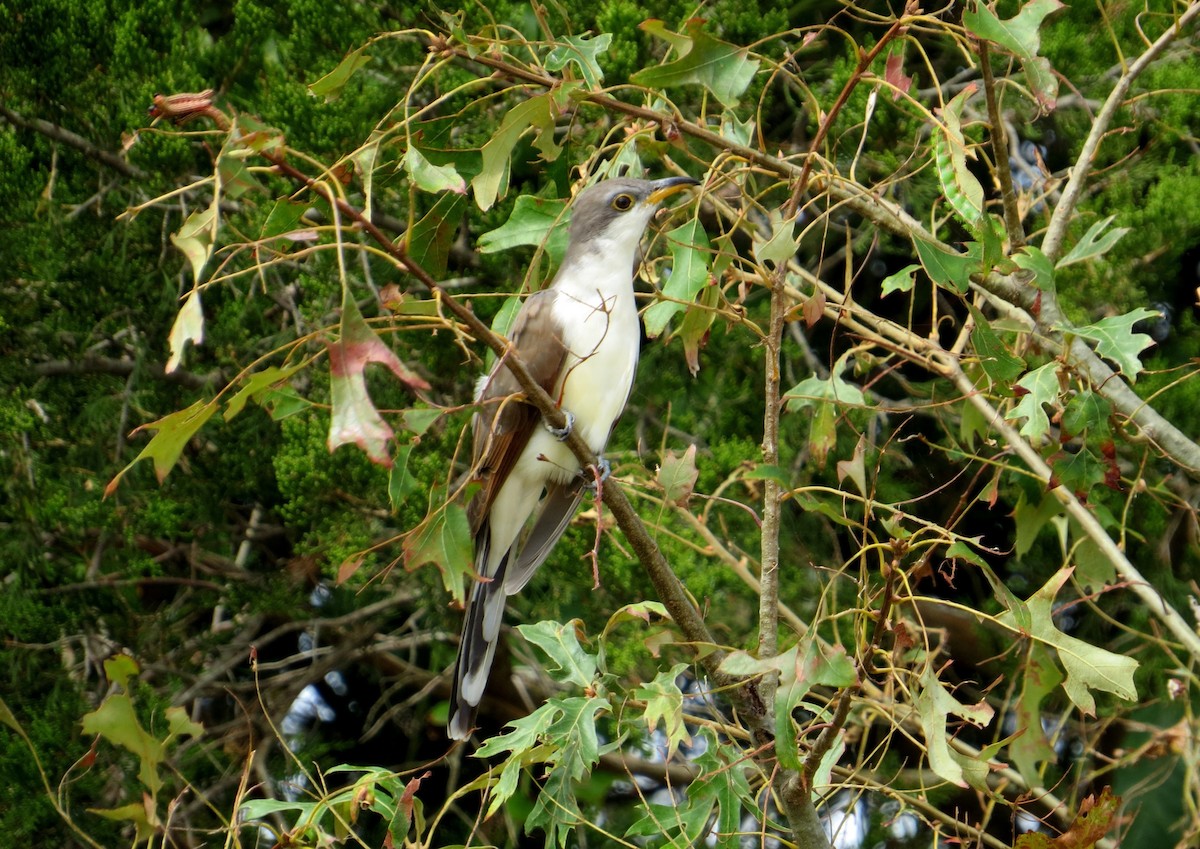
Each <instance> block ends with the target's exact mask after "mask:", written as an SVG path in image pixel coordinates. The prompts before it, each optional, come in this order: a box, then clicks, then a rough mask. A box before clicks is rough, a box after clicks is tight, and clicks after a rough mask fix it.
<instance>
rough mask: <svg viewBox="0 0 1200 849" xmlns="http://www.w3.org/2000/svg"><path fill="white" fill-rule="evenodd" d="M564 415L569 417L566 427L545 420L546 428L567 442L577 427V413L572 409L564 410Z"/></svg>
mask: <svg viewBox="0 0 1200 849" xmlns="http://www.w3.org/2000/svg"><path fill="white" fill-rule="evenodd" d="M563 415H565V416H566V417H567V425H566V427H554V425H552V424H550V422H545V425H546V430H548V431H550V433H551V435H552V436H553V437H554V438H555V439H557V440H558V441H559V442H566V441H567V437H568V436H570V435H571V431H573V430H574V429H575V414H574V413H572V412H571V411H570V410H563Z"/></svg>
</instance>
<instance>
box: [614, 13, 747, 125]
mask: <svg viewBox="0 0 1200 849" xmlns="http://www.w3.org/2000/svg"><path fill="white" fill-rule="evenodd" d="M684 26H685V33H684V34H679V33H673V32H670V31H668V30H667V29H666V27H665V26H664V25H663V23H662V21H657V20H650V21H646V22H645V23H643V24H641V28H642V29H643V30H644V31H646V32H649V33H650V34H651V35H655V36H658V37H659V38H662V39H663V40H665V41H667V42H669V43H670V44H671V46H672V48H673V49H674V50H675V52H676V53H678V54H679V58H677V59H676V60H674V61H673V62H667V63H666V64H664V65H658V66H655V67H653V68H646V69H645V70H642V71H638V72H637V73H636V74H634V75H633V76H632V77H630V80H631V81H632V82H633V83H635V84H637V85H642V86H647V87H649V88H673V87H676V86H688V85H700V86H703V87H704V88H706V89H708V91H710V92H711V93H712V94H713V96H714V97H716V98H717V100H719V101H721V103H722V104H724V105H725V106H728V107H733V106H736V105H737V102H738V98H740V97H741V95H742V92H744V91H745V90H746V87H747V86H749V85H750V81H751V80H753V79H754V75H755V73H756V72H757V71H758V65H759V62H758V60H757V59H751V58H750V53H749V51H747V50H746V49H745V48H741V47H735V46H734V45H732V44H729V43H728V42H724V41H720V40H719V39H716V38H713V37H712V36H710V35H709V34H708V33H706V32H704V29H703V27H704V22H703V21H702V20H699V19H695V18H693V19H692V20H689V21H688V22H687V23H686V24H685V25H684Z"/></svg>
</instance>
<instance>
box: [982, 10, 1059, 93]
mask: <svg viewBox="0 0 1200 849" xmlns="http://www.w3.org/2000/svg"><path fill="white" fill-rule="evenodd" d="M1062 5H1063V4H1062V3H1060V2H1059V0H1030V2H1028V3H1026V4H1025V5H1024V6H1023V7H1022V9H1021V11H1020V12H1018V13H1017V14H1016V15H1015V16H1014V17H1012V18H1009V19H1008V20H1006V21H1002V20H1000V19H999V18H998V17H997V16H996V13H995V12H993V11H992V10H991V9H990V8H988V6H987V5H986V4H984V3H983V2H979V0H977V2H975V3H973V4H971V8H968V9H966V10H964V12H963V16H962V17H963V25H964V26H965V27H966V28H967V29H969V30H970V31H971V32H973V33H975V35H977V36H979V37H980V38H984V39H987V40H988V41H991V42H994V43H995V44H998V45H1000V46H1001V47H1003V48H1004V49H1005V50H1008V51H1009V52H1011V53H1013V54H1014V55H1015V56H1016V57H1017V58H1018V59H1020V60H1021V65H1022V67H1023V68H1024V69H1025V76H1026V78H1027V80H1028V81H1029V89H1030V91H1032V92H1033V96H1034V98H1035V99H1036V100H1037V102H1038V105H1039V106H1040V107H1041V109H1042V110H1043V111H1049V110H1051V109H1053V108H1054V106H1055V104H1056V100H1057V97H1058V80H1057V79H1056V78H1055V77H1054V72H1053V71H1052V70H1051V69H1050V62H1049V60H1047V59H1044V58H1042V57H1040V56H1038V55H1037V52H1038V49H1039V48H1040V46H1041V45H1040V37H1039V35H1038V29H1039V28H1040V27H1041V25H1042V21H1043V20H1045V18H1046V16H1047V15H1049V14H1050V13H1052V12H1055V11H1057V10H1058V9H1061V8H1062Z"/></svg>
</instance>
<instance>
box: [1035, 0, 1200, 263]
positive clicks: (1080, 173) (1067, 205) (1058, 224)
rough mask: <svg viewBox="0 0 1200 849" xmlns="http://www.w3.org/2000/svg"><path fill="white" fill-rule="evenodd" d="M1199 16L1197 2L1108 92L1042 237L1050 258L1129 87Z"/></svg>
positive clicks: (1053, 257)
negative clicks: (1097, 150)
mask: <svg viewBox="0 0 1200 849" xmlns="http://www.w3.org/2000/svg"><path fill="white" fill-rule="evenodd" d="M1198 15H1200V2H1193V3H1192V4H1191V5H1190V6H1188V8H1187V9H1186V10H1184V12H1183V14H1181V15H1180V16H1179V19H1178V20H1176V21H1175V25H1174V26H1173V27H1171V28H1170V29H1168V30H1167V31H1166V32H1164V33H1163V34H1162V35H1160V36H1159V37H1158V38H1157V39H1156V40H1155V42H1154V43H1153V44H1151V45H1150V46H1149V47H1148V48H1146V51H1145V52H1144V53H1143V54H1142V55H1141V56H1139V57H1138V58H1137V59H1136V60H1134V62H1133V64H1132V65H1130V66H1129V70H1127V71H1126V72H1125V73H1124V74H1122V75H1121V77H1120V79H1118V80H1117V84H1116V85H1115V86H1113V90H1112V92H1111V93H1110V94H1109V95H1108V99H1107V100H1105V101H1104V106H1102V107H1101V108H1100V113H1099V114H1098V115H1097V116H1096V118H1095V120H1094V121H1092V128H1091V130H1090V131H1089V132H1088V135H1087V138H1086V139H1084V142H1083V147H1082V148H1081V149H1080V151H1079V156H1078V158H1076V160H1075V165H1074V166H1073V167H1072V168H1071V177H1070V179H1069V180H1067V186H1066V188H1065V189H1063V193H1062V198H1061V199H1060V200H1059V202H1058V205H1057V206H1055V207H1054V214H1053V215H1051V216H1050V225H1049V226H1048V227H1047V228H1046V236H1045V238H1044V239H1042V253H1044V254H1045V255H1046V256H1047V257H1049V258H1050V261H1051V262H1053V261H1054V260H1056V259H1058V255H1059V253H1061V251H1062V242H1063V238H1064V237H1065V236H1066V234H1067V227H1069V226H1070V224H1071V220H1072V218H1073V217H1074V215H1075V205H1076V204H1077V203H1079V197H1080V195H1081V194H1082V193H1083V186H1084V183H1086V182H1087V178H1088V174H1089V173H1091V167H1092V159H1093V157H1095V155H1096V149H1097V148H1099V147H1100V142H1101V141H1102V140H1103V139H1104V136H1105V135H1106V134H1107V133H1108V125H1109V124H1111V123H1112V119H1113V116H1114V115H1116V113H1117V110H1118V109H1119V108H1121V105H1122V103H1123V102H1124V101H1125V95H1126V93H1127V92H1128V91H1129V87H1130V86H1131V85H1133V81H1134V80H1136V79H1137V78H1138V76H1139V75H1141V73H1142V71H1144V70H1146V68H1147V67H1148V66H1149V65H1150V63H1151V62H1153V61H1154V60H1155V59H1156V58H1158V55H1159V54H1160V53H1162V51H1163V50H1165V49H1166V48H1167V45H1169V44H1170V43H1171V42H1172V41H1174V40H1175V39H1176V38H1178V37H1179V36H1180V35H1181V34H1182V33H1183V30H1184V29H1185V28H1186V27H1188V26H1189V25H1190V24H1191V23H1192V22H1193V21H1194V20H1195V19H1196V17H1197V16H1198Z"/></svg>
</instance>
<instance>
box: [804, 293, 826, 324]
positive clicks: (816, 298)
mask: <svg viewBox="0 0 1200 849" xmlns="http://www.w3.org/2000/svg"><path fill="white" fill-rule="evenodd" d="M827 301H828V299H827V298H826V297H825V292H824V291H822V290H821V289H818V290H817V291H816V292H814V293H813V294H812V295H811V296H810V297H809V298H807V299H805V301H804V308H803V310H804V324H805V325H806V326H808V327H812V326H813V325H814V324H816V323H817V322H818V321H820V320H821V316H823V315H825V304H826V302H827Z"/></svg>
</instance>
